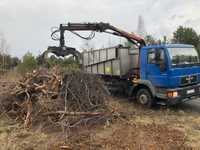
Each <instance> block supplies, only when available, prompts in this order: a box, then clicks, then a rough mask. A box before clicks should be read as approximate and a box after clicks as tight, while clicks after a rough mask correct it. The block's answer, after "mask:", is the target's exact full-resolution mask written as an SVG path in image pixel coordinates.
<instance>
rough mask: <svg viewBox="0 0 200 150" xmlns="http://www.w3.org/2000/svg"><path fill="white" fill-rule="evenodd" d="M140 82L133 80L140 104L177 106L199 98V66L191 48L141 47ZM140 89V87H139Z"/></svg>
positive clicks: (170, 46) (167, 46)
mask: <svg viewBox="0 0 200 150" xmlns="http://www.w3.org/2000/svg"><path fill="white" fill-rule="evenodd" d="M139 60H140V62H139V64H140V79H139V80H136V81H134V87H138V85H145V88H137V95H136V97H137V99H138V100H139V101H140V103H143V104H147V105H152V104H153V103H154V102H155V101H158V100H159V101H160V100H162V101H165V102H166V103H167V104H177V103H180V102H184V101H187V100H191V99H194V98H197V97H199V95H200V63H199V56H198V53H197V51H196V49H195V48H194V46H192V45H184V44H167V45H154V46H145V47H143V48H141V50H140V59H139ZM140 87H141V86H140Z"/></svg>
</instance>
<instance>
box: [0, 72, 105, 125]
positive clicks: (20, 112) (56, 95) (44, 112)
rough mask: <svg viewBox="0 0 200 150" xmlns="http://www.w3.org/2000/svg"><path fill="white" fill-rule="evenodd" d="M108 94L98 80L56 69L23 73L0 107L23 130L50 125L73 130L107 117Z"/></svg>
mask: <svg viewBox="0 0 200 150" xmlns="http://www.w3.org/2000/svg"><path fill="white" fill-rule="evenodd" d="M107 98H108V93H107V91H106V89H105V88H104V86H103V83H102V82H101V80H100V79H99V78H97V77H96V76H93V75H89V74H85V73H82V72H71V73H67V74H65V75H63V73H62V72H61V71H60V70H59V69H58V68H54V69H52V70H48V69H40V70H36V71H33V72H32V73H28V74H26V75H25V76H24V77H23V78H22V80H21V81H19V82H18V83H17V84H16V88H15V89H14V90H13V91H12V92H11V93H8V97H6V98H4V99H2V100H1V108H2V110H4V112H5V113H6V114H8V115H9V116H10V117H12V118H14V119H15V120H19V121H22V122H23V123H24V126H25V127H29V126H30V125H33V124H35V123H43V124H44V123H47V122H48V123H51V124H53V125H61V126H62V127H68V128H69V127H76V126H78V125H81V124H83V123H84V124H85V123H87V122H90V121H91V120H92V121H93V122H98V121H100V120H105V119H106V117H107V115H106V114H107V108H106V99H107Z"/></svg>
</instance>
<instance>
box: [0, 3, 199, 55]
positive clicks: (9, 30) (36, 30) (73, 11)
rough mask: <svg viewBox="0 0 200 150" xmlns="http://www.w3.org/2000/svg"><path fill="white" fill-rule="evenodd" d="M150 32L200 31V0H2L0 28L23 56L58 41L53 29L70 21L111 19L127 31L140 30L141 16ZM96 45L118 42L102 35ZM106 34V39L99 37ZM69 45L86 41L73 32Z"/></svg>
mask: <svg viewBox="0 0 200 150" xmlns="http://www.w3.org/2000/svg"><path fill="white" fill-rule="evenodd" d="M139 15H141V16H142V17H143V19H144V22H145V28H146V31H147V33H148V34H152V35H153V36H155V37H162V36H163V35H167V36H169V37H170V36H171V35H172V32H173V31H174V30H175V29H176V28H177V26H179V25H184V26H189V27H193V28H194V29H195V30H196V31H197V32H198V33H200V0H139V1H136V0H0V19H1V20H0V32H2V33H4V35H5V37H6V39H7V41H8V43H9V53H10V54H12V55H15V56H19V57H21V56H22V55H23V54H25V53H26V52H27V51H31V52H33V53H34V54H35V55H37V54H38V53H39V52H42V51H44V50H45V48H47V47H48V46H49V45H55V44H56V43H55V42H54V41H52V40H51V38H50V33H51V32H50V29H51V27H53V26H58V25H59V24H60V23H67V22H99V21H104V22H109V23H111V24H113V25H115V26H116V27H120V28H122V29H125V30H126V31H130V32H132V31H134V32H136V31H137V23H138V16H139ZM98 36H99V37H97V39H96V40H95V42H93V45H95V46H96V44H97V45H98V44H100V43H101V42H98V41H104V42H105V41H106V42H107V43H101V44H103V46H105V45H106V44H108V43H109V42H110V43H112V44H113V43H115V42H116V40H113V38H111V37H108V38H107V37H106V39H105V36H101V35H99V34H98ZM101 38H104V40H99V39H101ZM70 39H71V40H70V42H69V45H70V46H75V45H76V46H75V47H77V45H78V47H81V44H82V45H83V44H84V42H83V41H82V40H80V39H78V37H77V38H75V37H74V36H71V35H70Z"/></svg>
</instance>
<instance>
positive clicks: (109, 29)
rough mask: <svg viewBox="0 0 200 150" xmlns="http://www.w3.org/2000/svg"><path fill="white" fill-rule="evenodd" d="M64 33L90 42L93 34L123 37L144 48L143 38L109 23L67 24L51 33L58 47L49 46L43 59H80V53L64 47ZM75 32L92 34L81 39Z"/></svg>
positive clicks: (61, 25)
mask: <svg viewBox="0 0 200 150" xmlns="http://www.w3.org/2000/svg"><path fill="white" fill-rule="evenodd" d="M65 31H69V32H71V33H73V34H75V35H77V36H79V37H81V38H83V39H86V40H90V39H92V38H93V37H94V35H95V34H94V32H104V33H109V34H113V35H116V36H120V37H124V38H126V39H127V40H128V41H130V42H131V43H133V44H134V45H136V46H137V47H139V48H141V47H143V46H145V45H146V44H145V41H144V38H142V37H140V36H138V35H136V34H134V33H128V32H126V31H123V30H121V29H119V28H116V27H114V26H112V25H110V24H109V23H103V22H100V23H68V24H60V26H59V28H58V29H57V30H55V31H53V32H52V34H51V37H52V39H53V40H59V46H49V47H48V49H47V51H46V52H44V53H43V55H42V57H45V56H46V55H47V54H48V53H54V54H55V55H56V56H62V57H64V56H67V55H70V54H71V55H73V56H75V57H76V58H77V59H78V60H79V59H80V58H81V54H80V52H78V51H77V50H76V49H75V48H72V47H67V46H66V45H65V35H64V33H65ZM76 31H92V32H93V34H92V36H90V37H83V36H81V35H80V34H79V33H77V32H76ZM56 33H59V34H60V37H59V39H57V38H55V37H54V35H55V34H56Z"/></svg>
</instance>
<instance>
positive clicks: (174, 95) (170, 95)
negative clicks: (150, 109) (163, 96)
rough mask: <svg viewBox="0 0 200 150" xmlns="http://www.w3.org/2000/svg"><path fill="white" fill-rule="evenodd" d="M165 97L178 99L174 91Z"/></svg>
mask: <svg viewBox="0 0 200 150" xmlns="http://www.w3.org/2000/svg"><path fill="white" fill-rule="evenodd" d="M167 97H173V98H174V97H178V92H176V91H173V92H168V93H167Z"/></svg>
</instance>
